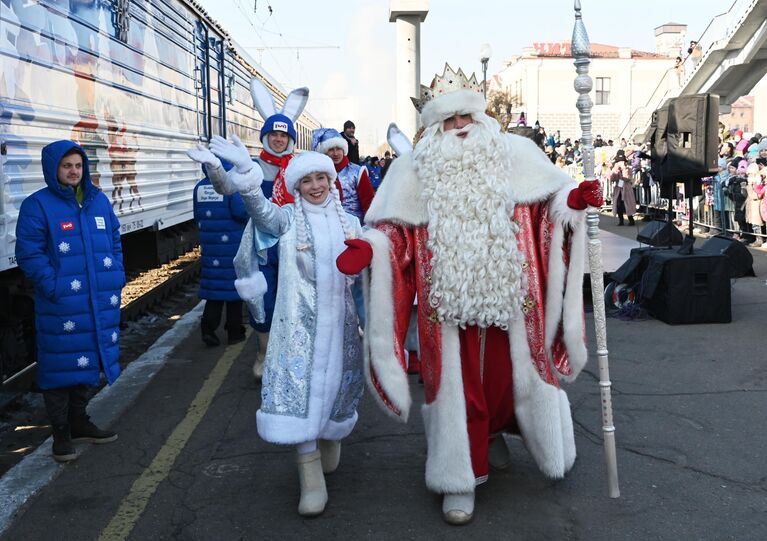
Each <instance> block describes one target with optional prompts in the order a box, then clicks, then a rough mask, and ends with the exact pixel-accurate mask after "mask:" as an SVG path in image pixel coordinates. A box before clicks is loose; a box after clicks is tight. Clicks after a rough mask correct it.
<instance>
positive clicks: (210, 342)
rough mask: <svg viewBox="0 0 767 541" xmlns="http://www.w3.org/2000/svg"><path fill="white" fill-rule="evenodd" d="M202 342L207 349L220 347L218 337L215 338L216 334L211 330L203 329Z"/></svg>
mask: <svg viewBox="0 0 767 541" xmlns="http://www.w3.org/2000/svg"><path fill="white" fill-rule="evenodd" d="M202 341H203V342H205V345H206V346H209V347H215V346H220V345H221V340H219V339H218V336H216V333H215V332H214V331H211V330H207V329H203V331H202Z"/></svg>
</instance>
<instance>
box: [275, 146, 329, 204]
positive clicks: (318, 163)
mask: <svg viewBox="0 0 767 541" xmlns="http://www.w3.org/2000/svg"><path fill="white" fill-rule="evenodd" d="M309 173H327V175H328V177H330V181H331V182H333V181H334V180H335V178H336V168H335V166H334V165H333V160H331V159H330V158H329V157H328V156H326V155H324V154H320V153H319V152H302V153H301V154H299V155H297V156H295V157H294V158H293V159H292V160H290V163H289V164H288V167H287V168H286V169H285V187H286V188H287V189H288V192H290V194H291V195H293V196H295V195H296V186H297V185H298V181H299V180H301V179H302V178H304V177H305V176H306V175H308V174H309Z"/></svg>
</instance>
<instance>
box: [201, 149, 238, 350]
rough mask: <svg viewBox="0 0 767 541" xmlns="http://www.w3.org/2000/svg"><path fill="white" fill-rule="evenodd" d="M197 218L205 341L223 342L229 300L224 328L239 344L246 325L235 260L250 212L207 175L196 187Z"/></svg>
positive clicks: (228, 336) (210, 342) (215, 344)
mask: <svg viewBox="0 0 767 541" xmlns="http://www.w3.org/2000/svg"><path fill="white" fill-rule="evenodd" d="M224 168H225V169H226V170H227V171H228V170H229V169H230V168H231V166H229V165H228V164H226V165H225V166H224ZM194 219H195V221H196V222H197V227H198V229H199V231H200V246H201V247H202V276H201V278H200V293H199V295H200V298H201V299H206V301H205V309H204V310H203V312H202V319H201V321H200V326H201V330H202V341H203V342H205V344H207V345H208V346H217V345H219V344H220V343H221V341H220V340H219V338H218V336H217V335H216V329H217V328H218V326H219V324H220V323H221V313H222V311H223V309H224V303H226V324H225V325H224V327H225V328H226V331H227V338H228V343H229V344H230V345H231V344H236V343H237V342H241V341H242V340H244V339H245V328H244V327H243V326H242V299H240V296H239V294H238V293H237V290H236V289H235V287H234V281H235V280H236V279H237V275H236V274H235V271H234V263H233V260H234V256H235V255H237V248H239V246H240V239H242V232H243V230H244V229H245V224H247V223H248V211H247V210H245V203H244V202H243V201H242V196H241V195H240V194H239V193H233V194H232V195H222V194H220V193H218V192H216V190H214V189H213V185H212V184H211V182H210V179H209V178H208V177H207V175H206V176H205V178H203V179H202V180H201V181H200V182H198V183H197V185H196V186H195V187H194Z"/></svg>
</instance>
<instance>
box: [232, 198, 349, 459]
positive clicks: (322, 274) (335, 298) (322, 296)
mask: <svg viewBox="0 0 767 541" xmlns="http://www.w3.org/2000/svg"><path fill="white" fill-rule="evenodd" d="M242 196H243V200H244V201H245V206H246V207H247V209H248V214H249V215H250V218H251V223H252V227H250V228H248V229H246V232H245V235H244V239H243V240H244V241H245V239H246V238H249V239H251V242H252V246H253V253H254V254H263V253H264V251H265V250H267V249H268V248H269V247H271V246H274V245H275V244H279V260H280V269H279V278H278V284H279V285H278V289H277V302H276V306H275V311H274V318H273V319H272V329H271V335H270V338H269V346H268V348H267V351H266V362H265V366H264V375H263V379H262V382H261V407H260V408H259V410H258V412H257V414H256V420H257V425H258V433H259V435H260V436H261V437H262V438H263V439H265V440H266V441H269V442H272V443H280V444H298V443H302V442H306V441H311V440H316V439H326V440H340V439H342V438H344V437H345V436H347V435H348V434H349V433H350V432H351V431H352V429H353V428H354V425H355V423H356V422H357V404H358V403H359V400H360V398H361V397H362V392H363V385H364V383H363V374H362V347H361V341H360V336H359V331H358V321H357V314H356V310H355V306H354V300H353V298H352V295H351V288H350V283H351V280H349V279H347V277H346V276H345V275H343V274H342V273H341V272H340V271H339V270H338V269H337V268H336V258H337V257H338V256H339V254H341V252H343V251H344V249H345V248H346V246H345V245H344V240H345V237H344V232H343V228H342V226H341V221H340V219H339V217H338V213H337V210H336V207H335V201H334V199H333V197H332V195H329V196H328V199H327V200H326V201H325V203H324V204H322V205H313V204H311V203H309V202H306V201H304V200H303V199H300V198H299V199H298V200H297V202H296V203H295V204H296V205H298V204H300V205H302V207H301V208H302V209H303V213H304V218H305V220H304V222H305V224H306V239H307V241H308V242H307V243H308V244H309V245H310V246H309V248H308V249H306V250H303V251H301V252H299V251H298V250H297V235H296V223H297V221H296V220H295V215H296V212H295V206H294V205H292V204H291V205H285V206H283V207H279V206H277V205H275V204H274V203H272V202H271V201H269V200H267V199H266V198H265V197H264V196H263V195H262V194H261V191H260V190H254V191H252V192H248V193H243V194H242ZM346 219H347V220H348V221H349V224H350V225H351V227H352V229H353V230H354V231H355V232H356V233H357V235H358V236H359V234H360V233H361V227H360V224H359V221H358V220H357V219H356V218H355V217H354V216H351V215H349V214H347V215H346ZM242 271H243V272H248V269H247V268H246V269H242ZM238 272H239V271H238ZM238 277H240V278H243V277H244V276H239V274H238Z"/></svg>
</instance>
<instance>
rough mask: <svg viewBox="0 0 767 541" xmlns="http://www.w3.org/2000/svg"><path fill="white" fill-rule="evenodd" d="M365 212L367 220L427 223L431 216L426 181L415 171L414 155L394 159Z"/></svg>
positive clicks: (406, 223)
mask: <svg viewBox="0 0 767 541" xmlns="http://www.w3.org/2000/svg"><path fill="white" fill-rule="evenodd" d="M386 177H387V178H388V179H389V180H388V181H386V182H382V183H381V186H380V187H379V188H378V191H377V192H376V196H375V197H374V198H373V202H372V203H371V205H370V208H369V209H368V211H367V212H366V213H365V223H366V224H367V225H375V224H376V223H379V222H395V223H400V224H405V225H426V224H427V223H429V218H428V215H427V213H426V205H424V204H423V203H422V202H421V193H422V192H423V184H422V183H421V181H420V179H419V178H418V175H417V174H416V172H415V166H414V164H413V155H412V153H411V154H407V155H405V156H400V157H399V158H397V159H396V160H394V161H393V162H392V164H391V166H390V167H389V171H388V172H387V173H386Z"/></svg>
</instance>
